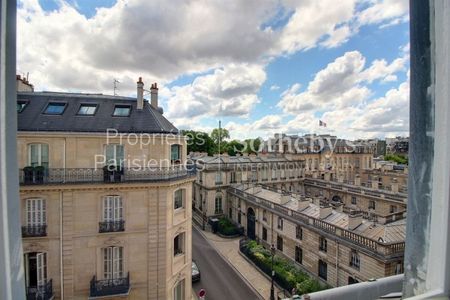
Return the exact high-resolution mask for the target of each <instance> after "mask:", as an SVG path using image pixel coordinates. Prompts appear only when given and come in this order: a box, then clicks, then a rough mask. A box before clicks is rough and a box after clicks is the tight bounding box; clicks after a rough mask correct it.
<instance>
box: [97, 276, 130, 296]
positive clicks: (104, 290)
mask: <svg viewBox="0 0 450 300" xmlns="http://www.w3.org/2000/svg"><path fill="white" fill-rule="evenodd" d="M129 292H130V273H127V276H126V277H122V278H115V279H103V280H97V277H96V276H94V277H92V279H91V286H90V293H89V298H97V297H106V296H120V295H127V294H128V293H129Z"/></svg>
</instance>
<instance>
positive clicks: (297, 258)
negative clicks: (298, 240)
mask: <svg viewBox="0 0 450 300" xmlns="http://www.w3.org/2000/svg"><path fill="white" fill-rule="evenodd" d="M295 261H296V262H298V263H299V264H301V263H302V262H303V250H302V248H300V247H299V246H295Z"/></svg>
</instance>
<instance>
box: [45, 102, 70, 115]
mask: <svg viewBox="0 0 450 300" xmlns="http://www.w3.org/2000/svg"><path fill="white" fill-rule="evenodd" d="M65 109H66V103H63V102H50V103H49V104H48V105H47V107H46V108H45V111H44V114H46V115H62V114H63V112H64V110H65Z"/></svg>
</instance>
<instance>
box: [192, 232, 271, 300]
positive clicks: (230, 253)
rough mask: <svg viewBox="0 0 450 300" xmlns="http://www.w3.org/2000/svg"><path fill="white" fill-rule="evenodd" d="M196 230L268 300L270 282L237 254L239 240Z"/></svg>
mask: <svg viewBox="0 0 450 300" xmlns="http://www.w3.org/2000/svg"><path fill="white" fill-rule="evenodd" d="M197 229H199V231H200V233H201V234H203V235H204V236H205V237H206V238H207V239H208V241H209V242H210V243H211V244H212V245H213V246H214V247H215V248H216V250H217V252H219V253H220V254H221V255H222V256H223V257H224V258H225V259H226V260H227V261H228V262H229V263H230V264H231V265H232V266H233V267H234V269H235V270H236V271H238V272H239V273H240V274H241V276H242V277H243V278H245V279H246V280H247V282H248V283H249V284H250V285H252V287H253V288H254V289H255V290H256V291H257V292H258V293H259V294H260V296H261V297H262V298H264V299H269V297H270V280H269V279H267V278H266V277H264V276H263V275H262V274H261V273H260V272H259V271H258V270H256V269H255V268H254V267H253V266H252V265H251V264H250V263H249V262H248V261H247V260H245V259H244V258H243V257H242V256H241V255H240V254H239V238H235V239H225V238H221V237H219V236H217V235H215V234H213V233H211V232H209V231H203V230H201V228H199V227H198V226H197ZM277 292H278V290H277V288H276V287H275V295H277Z"/></svg>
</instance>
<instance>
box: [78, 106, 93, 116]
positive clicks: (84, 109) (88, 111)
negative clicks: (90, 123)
mask: <svg viewBox="0 0 450 300" xmlns="http://www.w3.org/2000/svg"><path fill="white" fill-rule="evenodd" d="M96 111H97V104H81V105H80V109H79V110H78V113H77V115H81V116H93V115H95V112H96Z"/></svg>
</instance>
